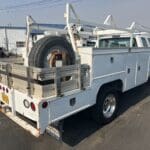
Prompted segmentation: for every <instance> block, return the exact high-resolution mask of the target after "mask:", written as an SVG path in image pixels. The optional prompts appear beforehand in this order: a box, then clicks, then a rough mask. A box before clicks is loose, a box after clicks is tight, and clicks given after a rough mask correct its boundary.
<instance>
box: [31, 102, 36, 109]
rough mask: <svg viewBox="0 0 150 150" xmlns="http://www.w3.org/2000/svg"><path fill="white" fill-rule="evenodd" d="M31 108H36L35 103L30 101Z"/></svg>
mask: <svg viewBox="0 0 150 150" xmlns="http://www.w3.org/2000/svg"><path fill="white" fill-rule="evenodd" d="M31 109H32V111H35V110H36V107H35V104H34V103H33V102H31Z"/></svg>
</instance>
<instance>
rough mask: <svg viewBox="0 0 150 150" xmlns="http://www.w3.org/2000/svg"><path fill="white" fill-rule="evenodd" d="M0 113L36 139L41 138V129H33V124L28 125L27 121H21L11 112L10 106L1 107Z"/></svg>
mask: <svg viewBox="0 0 150 150" xmlns="http://www.w3.org/2000/svg"><path fill="white" fill-rule="evenodd" d="M0 112H2V113H3V114H5V115H6V116H7V117H8V118H9V119H11V120H12V121H13V122H15V123H16V124H18V125H19V126H21V127H22V128H23V129H25V130H26V131H28V132H30V133H31V134H32V135H33V136H35V137H39V136H40V131H39V129H37V128H35V127H33V126H32V125H31V124H29V123H27V122H26V121H24V120H23V119H21V118H20V117H18V116H17V115H15V114H13V113H12V112H11V111H10V109H9V108H8V106H5V105H4V106H3V105H1V106H0Z"/></svg>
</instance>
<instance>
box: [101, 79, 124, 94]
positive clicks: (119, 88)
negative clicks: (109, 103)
mask: <svg viewBox="0 0 150 150" xmlns="http://www.w3.org/2000/svg"><path fill="white" fill-rule="evenodd" d="M107 87H111V88H113V89H115V90H116V91H118V92H120V93H122V91H123V82H122V80H120V79H119V80H115V81H112V82H109V83H105V84H103V85H102V86H101V87H100V89H99V92H100V91H101V90H103V89H104V88H107ZM99 92H98V93H99Z"/></svg>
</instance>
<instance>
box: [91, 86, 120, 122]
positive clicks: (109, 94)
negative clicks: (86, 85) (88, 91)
mask: <svg viewBox="0 0 150 150" xmlns="http://www.w3.org/2000/svg"><path fill="white" fill-rule="evenodd" d="M118 102H119V98H118V92H117V91H116V90H113V89H110V88H106V89H103V90H101V91H100V92H99V94H98V96H97V103H96V105H95V106H94V108H93V112H92V116H93V118H94V120H95V121H97V122H98V123H99V124H107V123H109V122H111V121H112V120H113V119H114V118H115V117H116V114H117V110H118Z"/></svg>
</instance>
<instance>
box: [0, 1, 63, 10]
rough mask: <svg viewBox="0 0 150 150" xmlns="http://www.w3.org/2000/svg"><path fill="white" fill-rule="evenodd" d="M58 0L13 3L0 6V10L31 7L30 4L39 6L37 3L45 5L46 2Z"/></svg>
mask: <svg viewBox="0 0 150 150" xmlns="http://www.w3.org/2000/svg"><path fill="white" fill-rule="evenodd" d="M57 1H60V0H39V1H34V2H29V3H24V4H18V5H13V6H7V7H5V8H0V11H7V10H12V9H21V8H25V7H31V6H39V5H45V4H47V3H52V4H53V3H54V2H57Z"/></svg>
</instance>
